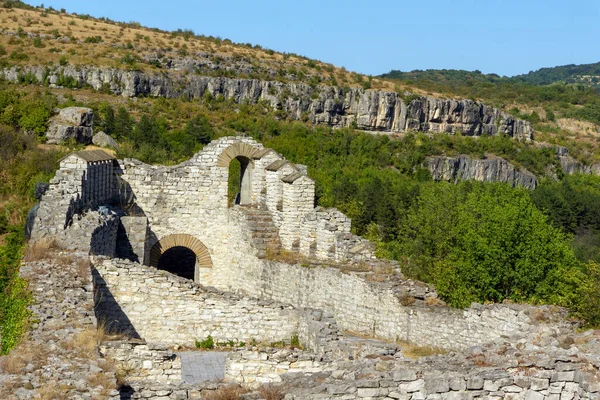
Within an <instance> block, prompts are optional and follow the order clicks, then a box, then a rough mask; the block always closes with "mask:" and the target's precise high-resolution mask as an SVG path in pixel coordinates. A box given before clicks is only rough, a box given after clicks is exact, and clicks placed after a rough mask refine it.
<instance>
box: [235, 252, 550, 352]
mask: <svg viewBox="0 0 600 400" xmlns="http://www.w3.org/2000/svg"><path fill="white" fill-rule="evenodd" d="M255 267H256V268H257V269H256V270H254V271H251V270H250V269H248V270H247V271H246V274H245V276H244V282H243V284H240V286H239V289H242V290H244V291H245V292H246V293H249V294H250V295H252V296H257V297H260V298H265V299H271V300H275V301H281V302H285V303H289V304H291V305H293V306H294V307H297V308H304V307H307V308H317V309H322V310H328V311H330V312H331V313H332V314H333V317H334V318H335V320H336V321H337V323H338V325H339V326H340V328H341V329H343V330H349V331H353V332H356V333H359V334H362V335H367V336H374V337H378V338H381V339H386V340H391V341H396V340H403V341H408V342H411V343H415V344H417V345H422V346H431V347H439V348H447V349H461V348H462V349H464V348H468V347H470V346H473V345H477V344H482V343H487V342H491V341H494V340H499V339H501V338H503V337H514V336H519V335H534V334H535V333H536V332H537V330H538V329H542V327H541V326H537V325H536V324H535V323H534V322H533V321H532V319H531V317H530V314H531V313H532V312H533V311H534V310H535V308H534V307H529V306H517V305H514V306H513V305H501V304H495V305H485V306H483V305H475V306H472V307H471V308H468V309H465V310H458V309H453V308H450V307H446V306H440V305H427V303H428V302H429V301H427V297H431V299H433V297H435V293H434V292H433V291H429V289H428V288H427V287H424V286H423V285H418V284H415V283H414V282H412V281H406V282H404V281H402V280H401V278H400V277H393V276H388V277H387V278H384V281H383V282H377V280H378V279H377V277H376V276H370V275H364V274H361V273H351V272H343V271H341V270H339V269H336V268H327V267H324V268H321V267H316V268H315V267H303V266H301V265H290V264H285V263H281V262H275V261H264V262H262V263H260V264H258V265H256V266H255ZM413 297H416V298H421V299H425V300H426V301H415V299H414V298H413ZM429 303H433V304H435V302H434V301H431V302H429Z"/></svg>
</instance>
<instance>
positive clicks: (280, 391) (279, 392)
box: [258, 383, 286, 400]
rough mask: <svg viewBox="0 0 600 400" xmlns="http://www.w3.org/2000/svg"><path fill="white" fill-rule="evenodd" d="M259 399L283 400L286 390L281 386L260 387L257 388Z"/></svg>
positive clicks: (267, 385)
mask: <svg viewBox="0 0 600 400" xmlns="http://www.w3.org/2000/svg"><path fill="white" fill-rule="evenodd" d="M258 393H259V394H260V397H261V399H264V400H283V398H284V397H285V394H286V390H285V388H284V387H283V386H282V385H273V384H271V383H269V384H266V385H262V386H261V387H259V388H258Z"/></svg>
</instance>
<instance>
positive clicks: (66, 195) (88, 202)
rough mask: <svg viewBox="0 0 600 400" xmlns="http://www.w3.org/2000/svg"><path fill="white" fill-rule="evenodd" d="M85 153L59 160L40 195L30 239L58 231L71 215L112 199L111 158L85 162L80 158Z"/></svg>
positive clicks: (60, 230) (71, 217) (112, 177)
mask: <svg viewBox="0 0 600 400" xmlns="http://www.w3.org/2000/svg"><path fill="white" fill-rule="evenodd" d="M85 153H89V152H78V153H74V154H71V155H69V156H67V157H66V158H64V159H63V160H62V161H61V162H60V168H59V170H58V171H56V175H55V176H54V178H52V179H51V180H50V185H49V188H48V190H47V191H46V193H45V194H44V195H43V196H42V199H41V202H40V207H39V209H38V210H37V214H36V217H35V220H34V226H33V230H32V233H31V238H32V240H34V241H35V240H38V239H41V238H43V237H45V236H48V235H56V234H59V233H62V231H63V230H64V229H65V228H67V226H68V225H69V224H70V223H71V222H72V219H73V216H74V215H75V214H78V213H82V212H85V211H87V210H89V209H95V208H96V207H97V206H99V205H103V204H106V203H108V202H110V201H111V200H112V199H113V197H114V194H115V193H114V189H115V181H114V170H113V161H112V160H100V161H86V160H85V159H84V158H82V154H85ZM101 153H103V152H101ZM104 155H105V156H108V154H106V153H104ZM109 157H110V156H108V157H106V158H109Z"/></svg>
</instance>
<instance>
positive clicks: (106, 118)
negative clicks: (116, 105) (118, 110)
mask: <svg viewBox="0 0 600 400" xmlns="http://www.w3.org/2000/svg"><path fill="white" fill-rule="evenodd" d="M98 114H99V116H100V118H99V123H97V125H98V127H100V128H101V129H102V130H103V131H104V133H107V134H109V135H110V134H112V133H113V132H115V126H116V125H115V123H116V122H115V110H114V109H113V108H112V107H111V106H110V105H109V104H108V103H106V102H105V103H102V104H101V105H100V108H99V109H98Z"/></svg>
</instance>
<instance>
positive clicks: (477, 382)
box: [467, 376, 484, 390]
mask: <svg viewBox="0 0 600 400" xmlns="http://www.w3.org/2000/svg"><path fill="white" fill-rule="evenodd" d="M483 383H484V382H483V378H482V377H480V376H472V377H469V378H468V379H467V389H469V390H481V389H483Z"/></svg>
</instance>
